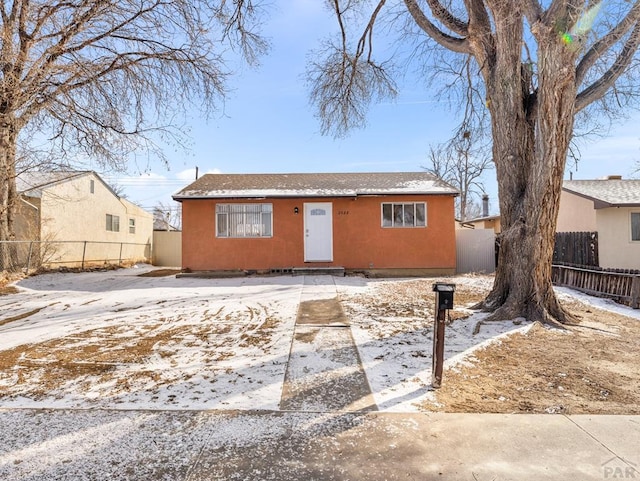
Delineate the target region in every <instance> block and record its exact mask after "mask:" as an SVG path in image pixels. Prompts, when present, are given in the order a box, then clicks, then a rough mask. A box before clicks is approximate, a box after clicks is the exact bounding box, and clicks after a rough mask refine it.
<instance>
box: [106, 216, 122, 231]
mask: <svg viewBox="0 0 640 481" xmlns="http://www.w3.org/2000/svg"><path fill="white" fill-rule="evenodd" d="M107 230H108V231H111V232H120V217H119V216H117V215H111V214H107Z"/></svg>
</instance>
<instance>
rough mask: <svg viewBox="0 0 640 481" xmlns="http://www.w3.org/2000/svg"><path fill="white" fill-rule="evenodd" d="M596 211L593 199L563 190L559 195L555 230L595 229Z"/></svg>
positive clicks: (579, 230) (576, 230) (587, 230)
mask: <svg viewBox="0 0 640 481" xmlns="http://www.w3.org/2000/svg"><path fill="white" fill-rule="evenodd" d="M596 228H597V225H596V212H595V209H594V208H593V200H589V199H585V198H584V197H580V196H579V195H575V194H573V193H571V192H567V191H565V190H563V191H562V193H561V195H560V209H559V211H558V224H557V226H556V231H557V232H594V231H596Z"/></svg>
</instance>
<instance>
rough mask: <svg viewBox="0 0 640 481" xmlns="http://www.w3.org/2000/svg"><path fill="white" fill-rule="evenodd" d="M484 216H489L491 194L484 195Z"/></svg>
mask: <svg viewBox="0 0 640 481" xmlns="http://www.w3.org/2000/svg"><path fill="white" fill-rule="evenodd" d="M482 217H489V196H488V195H487V194H483V195H482Z"/></svg>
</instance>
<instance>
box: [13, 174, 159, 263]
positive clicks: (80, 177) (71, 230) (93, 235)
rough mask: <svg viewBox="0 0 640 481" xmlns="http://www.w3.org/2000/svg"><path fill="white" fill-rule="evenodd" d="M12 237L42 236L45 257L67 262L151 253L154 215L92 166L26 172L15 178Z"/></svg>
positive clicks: (142, 257) (144, 257)
mask: <svg viewBox="0 0 640 481" xmlns="http://www.w3.org/2000/svg"><path fill="white" fill-rule="evenodd" d="M16 187H17V191H18V196H19V200H18V208H17V216H16V225H15V227H16V238H17V239H18V240H36V241H42V242H41V245H42V246H43V247H42V249H45V247H44V246H45V244H46V246H47V247H46V250H47V253H46V254H43V262H44V263H51V264H54V265H71V264H77V263H79V262H80V261H81V260H82V259H83V258H84V259H85V261H86V262H87V263H105V262H109V263H111V262H112V261H118V260H123V261H124V260H129V261H131V262H137V261H141V260H148V259H150V255H151V252H150V249H151V239H152V232H153V215H152V214H150V213H149V212H146V211H145V210H143V209H142V208H140V207H138V206H137V205H135V204H133V203H131V202H129V201H128V200H126V199H124V198H122V197H120V196H118V195H117V194H116V193H115V192H114V191H113V189H111V187H109V185H107V184H106V183H105V182H104V181H103V180H102V179H101V178H100V176H99V175H98V174H96V173H95V172H91V171H82V172H79V171H67V172H28V173H24V174H20V175H19V176H18V177H17V178H16Z"/></svg>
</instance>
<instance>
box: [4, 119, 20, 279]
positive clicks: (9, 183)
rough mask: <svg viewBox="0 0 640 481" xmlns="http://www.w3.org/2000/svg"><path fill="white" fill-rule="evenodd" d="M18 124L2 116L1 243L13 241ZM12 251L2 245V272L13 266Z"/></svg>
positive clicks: (5, 245)
mask: <svg viewBox="0 0 640 481" xmlns="http://www.w3.org/2000/svg"><path fill="white" fill-rule="evenodd" d="M16 141H17V129H16V122H15V120H14V119H13V118H12V117H11V116H7V115H4V116H3V115H1V114H0V241H7V240H13V239H14V238H15V232H14V218H15V209H16V163H15V162H16ZM11 252H12V249H10V247H9V246H8V245H7V244H6V243H2V244H0V270H8V269H10V268H11V266H12V265H13V263H12V262H11V261H12V258H11V257H12V256H11Z"/></svg>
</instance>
